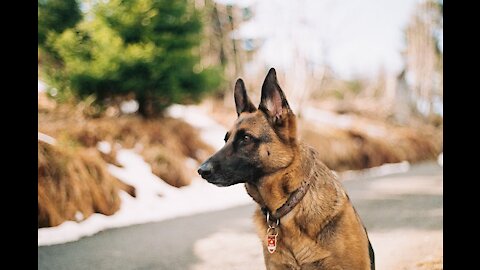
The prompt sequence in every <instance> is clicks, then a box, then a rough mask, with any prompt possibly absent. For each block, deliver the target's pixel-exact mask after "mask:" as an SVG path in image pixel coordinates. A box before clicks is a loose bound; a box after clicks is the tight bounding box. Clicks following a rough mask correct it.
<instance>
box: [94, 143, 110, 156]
mask: <svg viewBox="0 0 480 270" xmlns="http://www.w3.org/2000/svg"><path fill="white" fill-rule="evenodd" d="M97 149H98V150H99V151H100V152H102V153H104V154H109V153H110V152H111V151H112V145H111V144H110V143H109V142H107V141H101V142H98V143H97Z"/></svg>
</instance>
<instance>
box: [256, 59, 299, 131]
mask: <svg viewBox="0 0 480 270" xmlns="http://www.w3.org/2000/svg"><path fill="white" fill-rule="evenodd" d="M258 109H259V110H262V111H264V112H265V113H267V114H268V115H269V116H270V117H271V119H272V120H273V122H274V123H275V124H277V125H282V124H283V123H284V122H285V121H286V118H287V116H288V115H289V114H293V112H292V111H291V109H290V106H289V105H288V102H287V98H286V97H285V94H284V93H283V91H282V88H280V85H278V80H277V73H276V71H275V69H274V68H271V69H270V70H269V71H268V74H267V76H266V77H265V81H264V82H263V85H262V98H261V101H260V105H259V106H258Z"/></svg>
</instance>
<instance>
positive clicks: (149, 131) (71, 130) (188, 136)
mask: <svg viewBox="0 0 480 270" xmlns="http://www.w3.org/2000/svg"><path fill="white" fill-rule="evenodd" d="M66 113H67V114H68V113H69V114H71V115H76V118H73V117H72V118H65V117H62V116H64V115H65V114H66ZM39 131H40V132H43V133H45V134H48V135H50V136H53V137H55V138H65V140H67V141H72V142H73V143H74V144H78V145H81V146H83V147H89V148H94V147H96V145H97V143H98V142H100V141H108V142H110V143H111V145H115V144H120V145H121V146H122V147H123V148H133V147H135V146H136V145H137V144H140V145H141V146H142V147H141V148H142V151H141V152H140V154H141V155H142V157H143V158H144V159H145V161H146V162H147V163H149V164H150V166H151V167H152V172H153V173H154V174H155V175H157V176H159V177H160V178H162V179H163V180H164V181H165V182H167V183H169V184H170V185H172V186H176V187H181V186H185V185H188V184H190V181H191V178H192V175H193V173H192V172H193V171H192V170H189V169H186V168H185V164H186V161H187V160H188V159H193V160H195V161H197V162H202V161H203V160H205V159H206V158H208V156H209V155H211V154H212V153H213V149H212V147H211V146H209V145H207V144H206V143H204V142H203V141H202V140H201V139H200V137H199V134H198V132H197V130H195V129H194V128H193V127H192V126H190V125H189V124H187V123H185V122H183V121H181V120H178V119H174V118H170V117H161V118H158V119H152V120H145V119H142V118H140V117H138V116H122V117H102V118H93V119H92V118H86V117H83V116H82V114H79V113H76V112H75V111H74V110H73V109H70V110H69V109H68V108H65V107H59V108H58V109H56V111H51V112H50V113H49V114H44V115H42V114H39ZM100 156H101V157H102V158H103V159H104V160H105V161H106V162H108V163H111V164H114V165H117V166H119V165H120V164H119V163H118V162H117V160H116V148H115V147H112V152H110V153H109V154H104V153H101V154H100Z"/></svg>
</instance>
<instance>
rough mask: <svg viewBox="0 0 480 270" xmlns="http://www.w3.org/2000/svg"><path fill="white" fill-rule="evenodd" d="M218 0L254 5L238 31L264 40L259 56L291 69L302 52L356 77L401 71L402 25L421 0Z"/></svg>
mask: <svg viewBox="0 0 480 270" xmlns="http://www.w3.org/2000/svg"><path fill="white" fill-rule="evenodd" d="M216 1H217V2H219V3H223V4H227V3H228V4H237V5H239V6H241V7H246V6H249V7H251V8H252V10H253V12H254V16H253V18H252V19H250V20H249V21H248V22H245V23H243V25H242V26H241V28H240V29H239V31H238V32H237V33H235V35H236V36H237V37H242V38H259V39H261V40H263V43H262V46H261V47H260V49H259V53H258V55H257V58H256V59H255V61H264V62H265V63H266V64H267V65H271V66H275V67H278V68H282V69H288V68H289V67H291V66H292V61H294V59H295V58H298V57H303V58H304V59H308V60H307V61H308V62H309V63H310V64H312V65H316V64H324V63H327V64H329V65H330V66H331V67H332V68H333V70H334V71H335V72H336V73H337V74H338V75H339V76H341V77H344V78H352V77H354V76H375V75H376V74H377V72H378V71H379V70H380V69H382V68H383V69H385V71H386V72H388V73H393V74H395V73H398V72H400V71H401V69H402V67H403V61H402V59H401V55H400V53H401V51H402V49H403V48H404V45H405V42H404V34H403V30H404V28H405V27H406V25H407V23H408V20H409V18H410V15H411V14H412V11H413V10H414V8H415V4H416V3H417V2H418V1H419V0H388V1H386V0H297V1H291V0H261V1H260V0H216Z"/></svg>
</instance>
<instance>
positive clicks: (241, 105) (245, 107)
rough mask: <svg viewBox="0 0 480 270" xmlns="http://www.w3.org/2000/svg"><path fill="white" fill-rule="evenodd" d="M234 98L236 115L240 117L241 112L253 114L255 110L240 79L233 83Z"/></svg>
mask: <svg viewBox="0 0 480 270" xmlns="http://www.w3.org/2000/svg"><path fill="white" fill-rule="evenodd" d="M234 97H235V107H236V108H237V115H240V114H241V113H242V112H254V111H256V110H257V108H255V106H254V105H253V103H252V101H250V98H249V97H248V95H247V89H246V88H245V84H244V83H243V80H242V79H238V80H237V82H236V83H235V92H234Z"/></svg>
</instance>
